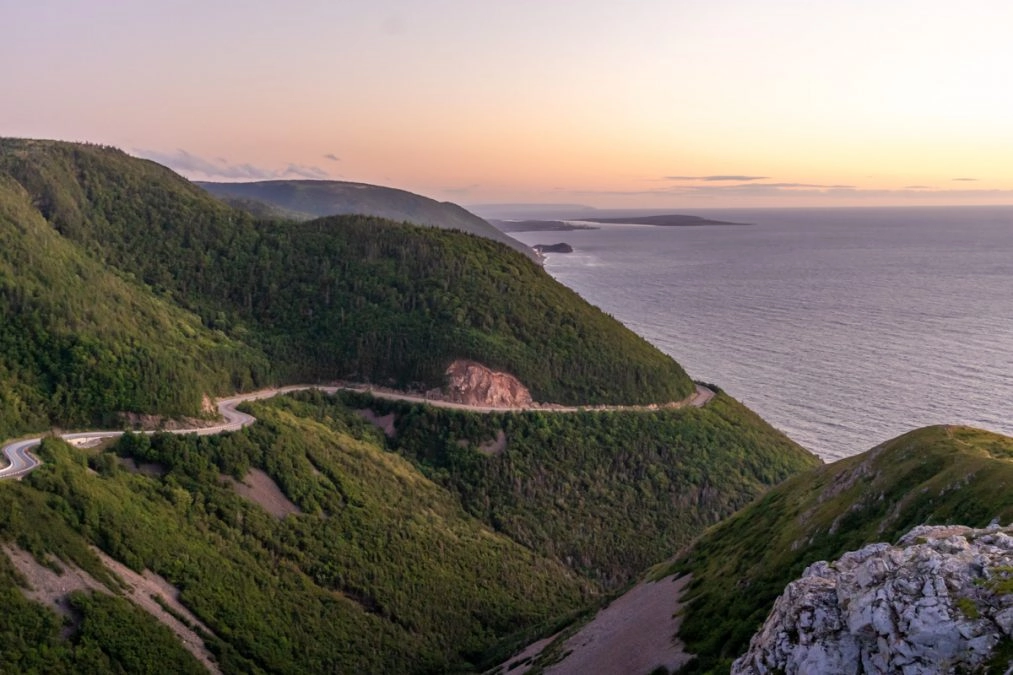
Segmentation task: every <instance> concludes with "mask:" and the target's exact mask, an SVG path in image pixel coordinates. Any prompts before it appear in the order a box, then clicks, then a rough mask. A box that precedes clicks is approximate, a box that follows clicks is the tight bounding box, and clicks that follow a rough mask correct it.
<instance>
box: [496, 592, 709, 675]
mask: <svg viewBox="0 0 1013 675" xmlns="http://www.w3.org/2000/svg"><path fill="white" fill-rule="evenodd" d="M689 579H690V577H689V576H684V577H679V578H675V577H673V576H669V577H665V578H664V579H661V580H660V581H653V582H642V583H639V584H637V585H636V586H634V587H633V588H632V589H631V590H629V591H627V592H626V593H625V594H623V595H621V596H620V597H619V598H617V599H616V600H614V601H613V602H612V604H610V605H609V606H608V607H606V608H605V609H603V610H601V611H600V612H598V614H597V615H596V616H595V617H594V619H592V620H591V621H590V622H589V623H587V624H585V625H584V626H583V627H582V628H581V629H580V630H578V631H577V632H576V633H575V634H574V635H573V636H572V637H570V638H568V639H567V640H566V642H565V643H564V644H563V646H562V649H561V653H563V654H565V655H566V656H564V657H563V659H562V660H561V661H559V662H557V663H554V664H552V665H550V666H548V667H546V668H545V671H544V672H545V673H547V674H549V673H551V674H552V675H582V674H584V673H595V674H596V675H613V674H614V675H626V674H627V673H649V672H651V671H652V670H654V669H655V668H658V667H659V666H664V667H666V668H667V669H668V670H669V671H673V672H674V671H676V670H678V669H679V668H681V667H682V666H684V665H685V664H686V663H688V662H689V661H690V659H691V658H693V657H692V655H690V654H687V653H686V651H685V645H683V644H682V642H681V641H679V640H678V639H677V638H676V637H675V636H676V634H677V633H678V632H679V624H680V623H681V616H680V610H681V606H680V604H679V596H680V594H681V593H682V590H683V588H685V586H686V584H687V583H688V582H689ZM552 640H553V638H548V639H546V640H541V641H540V642H537V643H535V644H533V645H530V646H529V647H528V648H527V649H525V650H524V651H523V652H521V653H520V654H517V655H515V656H514V657H512V658H511V659H510V660H508V661H507V662H506V663H504V664H503V665H501V666H499V668H497V669H496V670H495V671H494V672H497V673H509V675H522V674H523V673H526V672H527V671H528V670H529V669H530V668H531V667H532V666H533V665H534V664H535V663H536V662H537V658H538V655H539V654H540V653H541V651H542V650H543V649H545V647H546V646H548V645H549V644H550V643H551V642H552Z"/></svg>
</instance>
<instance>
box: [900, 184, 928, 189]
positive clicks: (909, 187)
mask: <svg viewBox="0 0 1013 675" xmlns="http://www.w3.org/2000/svg"><path fill="white" fill-rule="evenodd" d="M904 189H905V190H931V189H932V186H931V185H905V186H904Z"/></svg>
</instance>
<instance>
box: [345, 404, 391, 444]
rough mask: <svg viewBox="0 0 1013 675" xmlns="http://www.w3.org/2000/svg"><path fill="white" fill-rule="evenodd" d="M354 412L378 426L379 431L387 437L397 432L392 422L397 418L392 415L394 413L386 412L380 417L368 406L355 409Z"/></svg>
mask: <svg viewBox="0 0 1013 675" xmlns="http://www.w3.org/2000/svg"><path fill="white" fill-rule="evenodd" d="M355 412H356V414H357V415H359V417H361V418H362V419H364V420H366V421H367V422H369V423H370V424H372V425H373V426H374V427H377V428H379V429H380V431H382V432H383V433H384V435H385V436H387V438H394V436H395V435H396V434H397V429H396V428H395V427H394V423H395V422H396V421H397V418H396V417H395V416H394V413H388V414H387V415H384V416H383V417H380V416H379V415H377V414H376V413H375V412H373V411H372V410H370V409H369V408H363V409H362V410H356V411H355Z"/></svg>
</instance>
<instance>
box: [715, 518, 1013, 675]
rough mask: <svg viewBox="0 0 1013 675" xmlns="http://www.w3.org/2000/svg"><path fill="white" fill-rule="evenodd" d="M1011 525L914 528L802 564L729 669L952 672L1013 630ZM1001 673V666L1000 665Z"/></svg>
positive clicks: (981, 657) (979, 659)
mask: <svg viewBox="0 0 1013 675" xmlns="http://www.w3.org/2000/svg"><path fill="white" fill-rule="evenodd" d="M1011 533H1013V528H999V527H995V526H994V527H990V528H988V529H984V530H975V529H971V528H968V527H962V526H954V527H930V526H921V527H917V528H915V529H914V530H912V531H911V532H909V533H908V534H906V535H905V536H904V537H903V538H902V539H901V540H900V542H899V543H898V545H897V546H890V545H889V544H872V545H870V546H866V547H865V548H863V549H861V550H859V551H855V552H851V553H846V554H845V555H843V556H842V557H841V558H840V559H839V560H838V561H836V562H833V563H827V562H818V563H814V564H813V565H810V566H809V568H808V569H806V571H805V572H804V573H803V575H802V578H801V579H798V580H796V581H793V582H792V583H791V584H789V585H788V587H787V588H785V590H784V593H782V594H781V596H780V597H779V598H778V599H777V602H775V603H774V608H773V609H772V610H771V612H770V615H769V616H768V617H767V621H766V623H764V625H763V628H762V629H761V630H760V632H759V633H757V634H756V635H754V636H753V639H752V640H751V641H750V643H749V651H748V652H747V653H746V654H745V656H742V657H741V658H739V659H738V660H737V661H735V664H734V665H733V667H732V673H770V672H774V671H780V672H784V673H787V674H788V675H791V674H793V673H856V674H857V673H904V674H905V675H915V674H919V673H953V672H957V671H958V670H964V671H966V670H970V669H973V668H975V667H978V666H980V665H981V664H982V663H983V662H985V661H986V660H987V659H988V658H989V657H990V656H991V653H992V650H993V648H994V647H995V646H996V644H998V643H999V641H1000V640H1004V639H1006V640H1008V639H1009V638H1011V637H1013V537H1011V536H1010V535H1011ZM1000 672H1002V671H1000Z"/></svg>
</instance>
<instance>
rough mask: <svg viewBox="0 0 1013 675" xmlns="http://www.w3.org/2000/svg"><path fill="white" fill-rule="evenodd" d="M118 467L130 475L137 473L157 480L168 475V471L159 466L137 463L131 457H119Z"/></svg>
mask: <svg viewBox="0 0 1013 675" xmlns="http://www.w3.org/2000/svg"><path fill="white" fill-rule="evenodd" d="M120 465H121V466H123V468H124V469H126V470H127V471H129V472H130V473H139V474H141V475H144V476H150V477H152V478H159V477H161V476H164V475H165V474H167V473H168V470H167V469H166V468H165V467H164V466H162V465H161V464H157V463H155V462H138V461H137V460H135V459H134V458H133V457H120Z"/></svg>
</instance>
